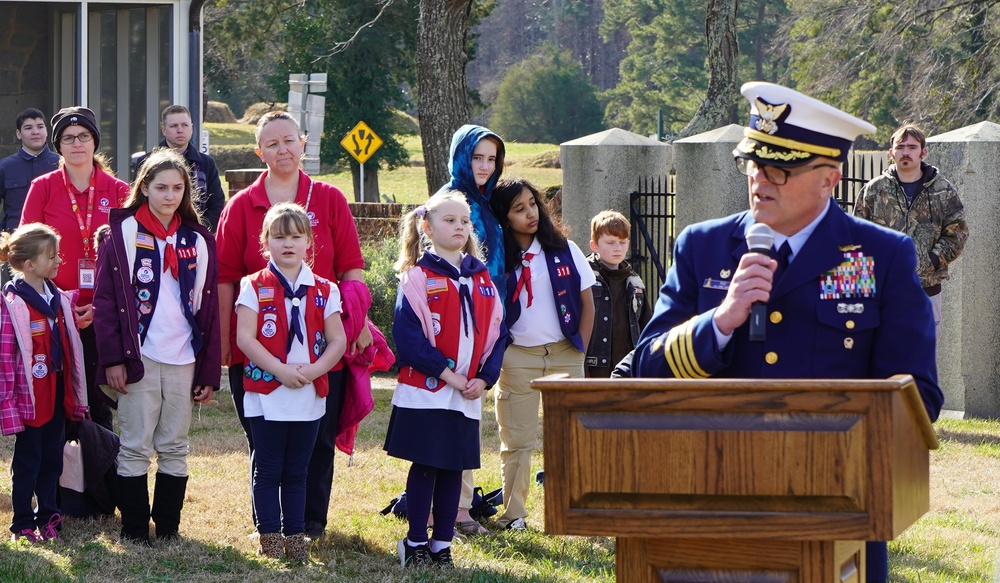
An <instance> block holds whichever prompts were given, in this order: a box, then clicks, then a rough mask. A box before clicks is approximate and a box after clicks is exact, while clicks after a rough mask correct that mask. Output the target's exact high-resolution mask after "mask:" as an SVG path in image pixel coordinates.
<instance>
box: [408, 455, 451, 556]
mask: <svg viewBox="0 0 1000 583" xmlns="http://www.w3.org/2000/svg"><path fill="white" fill-rule="evenodd" d="M461 495H462V472H461V470H442V469H439V468H432V467H431V466H425V465H423V464H417V463H414V464H413V465H412V466H410V475H409V476H407V478H406V519H407V521H408V522H409V523H410V530H409V532H408V533H407V534H406V538H408V539H410V540H411V541H413V542H415V543H423V542H427V518H428V517H429V516H430V513H431V502H432V501H433V502H434V530H433V536H434V540H436V541H441V542H449V541H451V539H453V538H455V518H456V517H457V516H458V499H459V496H461Z"/></svg>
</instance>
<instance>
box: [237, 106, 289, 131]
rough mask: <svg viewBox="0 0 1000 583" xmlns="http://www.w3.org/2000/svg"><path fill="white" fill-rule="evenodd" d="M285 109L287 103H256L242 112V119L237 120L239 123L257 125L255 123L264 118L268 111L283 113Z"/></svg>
mask: <svg viewBox="0 0 1000 583" xmlns="http://www.w3.org/2000/svg"><path fill="white" fill-rule="evenodd" d="M287 108H288V104H287V103H280V102H277V101H272V102H270V103H265V102H263V101H261V102H257V103H254V104H253V105H251V106H250V107H248V108H247V110H246V111H245V112H243V117H241V118H240V119H239V122H240V123H248V124H251V125H257V122H258V121H259V120H260V118H261V117H263V116H264V114H265V113H267V112H269V111H285V110H286V109H287Z"/></svg>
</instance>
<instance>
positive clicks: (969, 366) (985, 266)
mask: <svg viewBox="0 0 1000 583" xmlns="http://www.w3.org/2000/svg"><path fill="white" fill-rule="evenodd" d="M927 141H928V142H929V143H928V146H927V147H928V149H929V154H928V157H927V161H928V163H930V164H933V165H934V166H937V167H938V169H939V170H940V171H941V173H942V175H943V176H944V177H945V178H947V179H948V181H949V182H951V183H952V184H953V185H955V188H957V189H958V194H959V196H961V197H962V202H963V203H964V204H965V217H966V221H967V222H968V224H969V232H970V237H969V241H968V243H966V246H965V251H964V252H963V253H962V255H961V257H959V258H958V260H957V261H956V262H955V263H953V264H952V265H950V266H949V268H948V270H949V273H950V275H951V279H949V280H948V281H945V282H944V285H943V288H944V291H943V292H942V293H943V294H944V295H943V296H942V304H943V314H942V318H943V322H942V331H941V338H940V339H939V341H938V347H937V361H938V373H939V378H940V383H941V389H942V390H943V391H944V393H945V403H944V406H945V409H952V410H957V411H963V410H964V411H965V415H966V416H967V417H988V418H1000V390H998V385H1000V383H998V380H1000V285H998V284H997V277H996V272H997V258H998V257H1000V237H997V236H996V226H997V225H998V224H1000V205H997V199H998V196H997V195H998V192H997V191H998V188H1000V186H998V185H1000V165H997V162H996V161H997V160H1000V125H997V124H995V123H992V122H988V121H984V122H981V123H978V124H975V125H971V126H967V127H964V128H960V129H957V130H954V131H951V132H947V133H944V134H940V135H938V136H934V137H932V138H929V139H928V140H927ZM900 341H901V342H905V339H900Z"/></svg>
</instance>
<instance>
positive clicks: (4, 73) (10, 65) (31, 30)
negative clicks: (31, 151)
mask: <svg viewBox="0 0 1000 583" xmlns="http://www.w3.org/2000/svg"><path fill="white" fill-rule="evenodd" d="M51 13H52V11H51V9H49V8H46V7H45V6H44V5H39V4H37V3H28V2H0V112H3V116H2V117H0V156H8V155H10V154H12V153H14V152H16V151H17V148H18V146H19V145H20V144H19V142H18V141H17V137H16V136H15V135H14V129H15V128H14V118H15V117H16V116H17V114H18V113H19V112H21V111H23V110H25V109H27V108H29V107H35V108H38V109H40V110H42V112H43V113H45V115H46V117H51V116H52V112H51V111H49V109H50V104H51V101H50V99H51V98H50V96H51V94H52V86H51V79H50V78H49V77H50V74H51V67H50V62H51V58H50V53H49V50H50V49H49V47H50V45H51V44H52V43H51V42H50V40H49V33H50V28H51V27H50V26H49V22H50V20H51Z"/></svg>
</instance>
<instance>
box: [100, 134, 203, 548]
mask: <svg viewBox="0 0 1000 583" xmlns="http://www.w3.org/2000/svg"><path fill="white" fill-rule="evenodd" d="M191 191H192V186H191V175H190V173H189V171H188V167H187V164H186V162H185V161H184V158H182V157H181V156H180V154H178V153H176V152H174V151H173V150H170V149H166V148H164V149H160V150H156V151H154V152H153V153H152V154H151V155H150V156H149V157H148V158H147V159H146V161H145V162H144V163H143V165H142V167H141V168H140V169H139V173H138V175H137V176H136V180H135V183H134V184H133V185H132V192H131V194H130V196H129V198H128V200H126V201H125V207H124V208H122V209H114V210H112V211H111V216H110V219H109V221H108V226H107V227H105V230H106V232H104V233H103V237H102V243H101V244H100V246H99V250H98V254H97V289H96V291H95V295H94V304H95V306H96V307H95V313H96V315H97V317H96V318H95V320H94V328H95V331H96V332H97V334H98V336H99V337H100V338H101V344H100V346H99V348H98V370H97V379H98V383H99V384H100V385H101V386H102V387H101V388H102V389H104V392H105V394H107V395H108V396H109V397H111V398H112V399H115V400H117V402H118V425H119V428H120V430H121V449H120V450H119V452H118V487H119V497H118V508H119V510H120V511H121V518H122V530H121V538H122V540H124V541H129V542H135V543H139V544H142V545H145V546H152V542H151V540H150V538H149V520H150V518H152V519H153V522H154V523H155V524H156V538H158V539H161V540H162V539H174V538H176V537H177V536H178V527H179V525H180V519H181V507H182V506H183V505H184V494H185V492H186V490H187V481H188V467H187V457H188V453H189V449H190V448H189V445H188V444H189V441H188V430H189V429H190V427H191V409H192V401H193V402H194V403H204V402H207V401H209V400H210V399H211V398H212V392H213V390H215V389H216V388H218V386H219V380H220V378H221V364H220V349H219V303H218V300H217V291H218V268H217V266H216V263H215V239H214V238H213V237H212V235H211V234H210V233H209V232H208V230H207V229H205V227H203V226H202V225H201V224H200V222H199V216H198V211H197V210H195V207H194V203H193V201H192V198H191V197H192V192H191ZM154 453H155V454H156V456H157V473H156V486H155V491H154V494H153V507H152V510H150V506H149V491H148V487H147V472H148V471H149V467H150V464H151V461H152V457H153V454H154Z"/></svg>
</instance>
